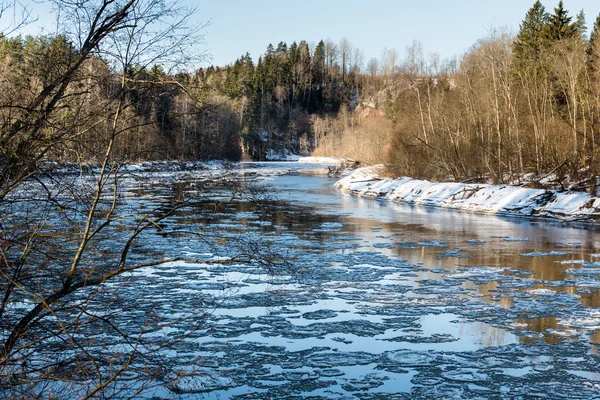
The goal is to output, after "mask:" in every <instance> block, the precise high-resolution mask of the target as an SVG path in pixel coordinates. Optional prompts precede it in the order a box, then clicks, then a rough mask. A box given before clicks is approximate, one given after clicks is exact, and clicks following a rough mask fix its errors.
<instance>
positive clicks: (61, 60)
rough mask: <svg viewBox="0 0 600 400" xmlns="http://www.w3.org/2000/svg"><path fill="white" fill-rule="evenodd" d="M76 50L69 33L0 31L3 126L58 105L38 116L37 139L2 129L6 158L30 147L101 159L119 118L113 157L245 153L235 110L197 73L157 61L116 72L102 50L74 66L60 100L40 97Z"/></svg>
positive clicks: (36, 153) (46, 154) (53, 155)
mask: <svg viewBox="0 0 600 400" xmlns="http://www.w3.org/2000/svg"><path fill="white" fill-rule="evenodd" d="M78 56H79V54H78V53H77V51H75V50H74V46H73V45H72V44H71V43H70V42H69V41H68V40H67V39H66V38H65V37H63V36H37V37H33V36H27V37H25V38H22V37H5V36H1V35H0V126H2V127H11V126H13V127H14V126H18V121H19V119H20V118H22V115H23V114H24V113H27V114H31V113H32V112H37V111H35V110H30V109H29V108H30V107H31V104H36V105H37V106H38V107H41V108H42V109H43V108H44V107H47V106H51V109H52V110H53V112H52V113H51V114H49V115H48V116H47V118H46V117H43V116H41V115H40V116H39V118H40V120H42V121H43V124H40V126H39V127H37V128H36V131H40V133H41V134H39V135H38V134H36V135H35V141H34V140H32V139H31V138H28V137H24V136H22V135H20V134H17V133H15V134H11V132H9V131H10V130H9V129H5V130H3V133H2V135H1V137H0V139H1V140H0V162H1V165H4V164H6V163H10V162H11V161H10V160H11V158H15V157H16V154H22V153H23V151H24V150H25V148H31V149H32V151H31V152H30V153H31V154H29V158H31V159H35V160H38V161H39V160H58V161H77V162H97V161H98V159H99V158H101V157H102V156H103V155H104V151H105V148H106V145H107V143H108V142H109V141H110V140H111V137H112V135H113V133H114V128H115V127H113V126H112V124H113V122H114V121H117V120H118V123H119V127H120V132H119V134H118V135H116V138H115V139H114V141H115V143H114V145H113V146H112V149H113V150H112V152H111V158H112V159H115V160H129V161H132V160H148V159H149V160H152V159H239V158H240V156H241V147H240V139H239V132H240V122H239V119H238V114H237V112H236V111H235V110H234V109H233V107H232V104H231V102H230V101H229V100H228V98H227V97H226V96H224V95H220V94H219V93H214V92H213V91H210V90H209V88H208V87H206V86H205V85H202V84H201V81H200V80H199V79H198V76H197V75H196V74H192V73H178V74H168V73H166V72H165V71H163V69H162V68H161V67H160V66H158V65H154V66H148V67H141V66H138V67H136V66H128V67H127V68H126V70H125V71H124V72H118V70H116V69H115V68H111V65H110V64H109V62H108V61H106V60H105V59H103V58H102V57H99V56H90V57H88V58H87V59H86V60H85V61H84V62H83V63H82V65H81V66H79V67H78V68H77V69H76V71H75V72H74V73H73V76H72V78H71V79H70V82H69V83H68V85H65V88H64V91H65V93H59V96H60V97H58V98H60V104H57V106H56V107H55V106H54V105H52V98H51V99H50V100H49V102H48V103H47V104H37V102H36V99H37V98H40V97H41V96H42V95H43V94H45V93H46V92H47V91H48V92H52V91H55V90H58V89H59V88H57V87H56V86H55V85H54V84H53V82H54V81H55V80H56V79H57V77H60V76H62V75H63V74H65V73H66V72H67V71H68V70H69V69H70V68H72V67H73V62H74V60H77V58H78ZM119 102H121V103H122V105H119ZM115 107H116V108H118V109H119V115H118V118H115V116H114V109H115ZM56 108H57V109H56ZM42 117H43V118H42ZM15 124H16V125H15ZM15 129H16V128H15ZM16 132H18V129H16ZM33 149H35V150H33ZM19 159H21V160H22V159H23V157H19Z"/></svg>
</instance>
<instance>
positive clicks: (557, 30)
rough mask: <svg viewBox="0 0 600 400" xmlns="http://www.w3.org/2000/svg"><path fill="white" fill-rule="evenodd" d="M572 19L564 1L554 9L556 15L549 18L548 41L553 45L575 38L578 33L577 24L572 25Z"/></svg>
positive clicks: (546, 32) (547, 26) (547, 27)
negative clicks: (556, 42)
mask: <svg viewBox="0 0 600 400" xmlns="http://www.w3.org/2000/svg"><path fill="white" fill-rule="evenodd" d="M571 19H572V18H571V17H569V12H568V11H567V10H565V7H564V4H563V2H562V0H561V1H559V2H558V6H557V7H556V8H554V14H550V16H549V17H548V24H546V31H545V34H546V35H545V36H546V40H547V41H548V42H550V43H551V42H555V41H558V40H562V39H568V38H571V37H573V36H575V35H576V34H577V33H578V29H577V22H575V23H571Z"/></svg>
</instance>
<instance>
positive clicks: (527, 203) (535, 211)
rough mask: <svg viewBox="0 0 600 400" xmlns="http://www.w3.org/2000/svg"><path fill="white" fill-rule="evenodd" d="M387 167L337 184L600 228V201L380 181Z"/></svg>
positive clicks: (358, 191)
mask: <svg viewBox="0 0 600 400" xmlns="http://www.w3.org/2000/svg"><path fill="white" fill-rule="evenodd" d="M382 171H383V166H372V167H364V168H359V169H357V170H355V171H354V172H352V173H351V174H350V175H348V176H346V177H344V178H342V179H340V180H339V181H337V182H336V183H335V187H337V188H339V189H340V190H341V191H342V192H346V193H349V194H351V195H353V196H357V197H370V198H381V199H385V200H389V201H398V202H404V203H409V204H416V205H423V206H432V207H441V208H450V209H456V210H465V211H472V212H480V213H489V214H502V215H516V216H543V217H551V218H556V219H560V220H563V221H591V222H600V198H598V197H592V196H591V195H589V194H587V193H582V192H568V191H567V192H557V191H551V190H544V189H528V188H523V187H519V186H509V185H487V184H467V183H455V182H429V181H424V180H418V179H413V178H407V177H405V178H398V179H391V178H381V177H380V173H381V172H382Z"/></svg>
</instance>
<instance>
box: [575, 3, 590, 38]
mask: <svg viewBox="0 0 600 400" xmlns="http://www.w3.org/2000/svg"><path fill="white" fill-rule="evenodd" d="M575 27H576V28H577V32H578V33H579V36H580V37H581V39H584V40H585V38H586V32H587V26H586V24H585V13H584V12H583V10H581V11H579V14H577V18H576V19H575Z"/></svg>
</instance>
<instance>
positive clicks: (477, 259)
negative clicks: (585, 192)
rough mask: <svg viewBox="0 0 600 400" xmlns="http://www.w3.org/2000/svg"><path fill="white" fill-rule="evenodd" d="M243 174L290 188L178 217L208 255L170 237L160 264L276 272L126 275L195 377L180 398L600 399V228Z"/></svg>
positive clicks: (317, 180) (160, 392) (195, 270)
mask: <svg viewBox="0 0 600 400" xmlns="http://www.w3.org/2000/svg"><path fill="white" fill-rule="evenodd" d="M241 168H243V169H245V170H246V171H248V172H249V173H258V174H259V175H265V173H264V172H265V171H267V172H268V171H271V172H272V171H276V170H277V169H279V168H283V169H287V170H289V171H290V172H289V173H287V174H284V175H278V174H277V173H274V174H272V173H267V174H266V175H272V177H271V178H270V179H267V180H263V181H261V182H259V183H255V184H256V185H258V186H261V187H263V188H267V190H266V193H267V194H268V195H269V197H270V201H269V202H268V204H267V205H265V204H258V203H257V204H254V203H252V202H236V201H233V202H231V203H228V204H226V205H224V206H223V207H222V208H220V209H219V210H218V212H212V213H209V214H201V215H200V214H199V215H194V214H193V213H186V214H183V215H180V216H178V217H177V218H178V221H177V222H183V223H185V224H186V225H187V226H188V227H194V229H197V230H198V231H200V232H203V234H204V235H205V239H206V240H205V241H202V242H201V241H198V240H196V239H194V238H192V237H189V236H186V235H185V234H183V233H182V234H181V235H180V236H179V237H178V238H177V239H174V240H173V242H172V246H171V247H170V248H171V249H172V250H170V251H171V253H172V255H176V256H186V257H193V258H200V259H202V258H205V259H207V260H211V261H212V262H214V261H215V260H217V261H218V260H219V257H224V258H225V257H235V256H236V255H238V254H241V253H243V252H248V251H249V250H251V249H252V248H253V247H252V246H256V250H253V251H256V252H260V253H261V254H263V258H269V257H270V258H271V259H273V260H276V261H278V262H280V261H282V260H283V261H284V264H282V265H280V266H278V267H276V268H275V269H274V270H273V269H271V267H270V266H268V265H267V266H260V265H254V264H246V263H244V262H239V263H223V264H208V263H201V262H196V263H191V262H189V263H188V262H177V263H170V264H163V265H159V266H158V267H152V268H146V269H141V270H138V271H136V272H134V273H133V277H135V281H136V282H144V285H143V290H140V289H139V287H135V288H134V287H132V288H131V291H132V292H131V296H134V297H136V298H139V299H141V300H144V301H145V302H150V303H151V308H152V309H155V310H161V311H163V312H165V311H168V312H167V314H169V315H171V317H172V318H173V321H174V322H173V323H172V324H169V326H168V327H166V328H164V329H163V331H160V332H156V333H155V334H156V335H157V337H164V338H177V339H178V340H179V341H178V343H177V344H176V345H175V346H174V347H173V348H172V350H171V351H170V352H169V353H168V354H167V355H166V357H169V358H172V359H174V360H177V362H180V363H182V364H185V363H189V364H190V367H189V368H190V371H193V374H192V375H194V376H190V377H189V378H183V379H181V380H180V381H179V382H178V383H177V384H176V385H172V386H171V390H174V391H175V392H177V393H179V394H181V395H182V396H183V398H207V399H226V398H239V399H242V398H244V399H245V398H277V399H282V398H297V397H305V398H315V399H331V398H340V399H346V398H348V399H350V398H361V399H379V398H380V399H394V398H400V399H403V398H417V399H419V398H422V399H437V398H469V399H475V398H530V397H533V398H536V397H542V398H561V399H562V398H582V399H591V398H600V357H599V356H598V354H599V350H598V345H600V309H599V307H600V279H599V275H600V232H599V231H598V229H597V228H592V227H585V226H569V225H564V224H560V223H556V222H552V221H549V220H526V219H509V218H503V217H498V216H491V215H490V216H488V215H477V214H469V213H462V212H457V211H449V210H441V209H432V208H422V207H413V206H409V205H403V204H395V203H390V202H380V201H377V200H369V199H357V198H353V197H349V196H347V195H343V194H340V193H339V192H337V191H336V190H335V189H333V183H334V182H335V180H334V179H332V178H327V177H325V176H324V175H323V174H322V170H321V173H320V174H317V173H313V172H311V171H312V169H313V168H316V166H308V165H307V166H302V165H293V166H291V164H273V163H271V164H260V163H255V164H242V165H241ZM315 171H316V170H315ZM189 229H192V228H189ZM211 240H212V242H211ZM206 243H212V245H211V246H207V244H206ZM280 264H281V263H280ZM129 278H131V276H129ZM124 290H129V289H127V287H125V288H124ZM182 315H187V316H189V315H197V318H199V319H201V320H202V321H203V323H202V324H201V325H200V328H199V329H198V330H195V331H193V332H189V331H188V330H187V328H186V326H185V324H184V323H181V324H180V323H178V322H177V318H179V317H180V316H182ZM178 335H179V336H178ZM171 390H169V389H167V388H166V387H162V388H159V389H156V390H154V391H152V393H151V394H150V396H157V397H167V398H168V397H171V396H173V392H172V391H171Z"/></svg>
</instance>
